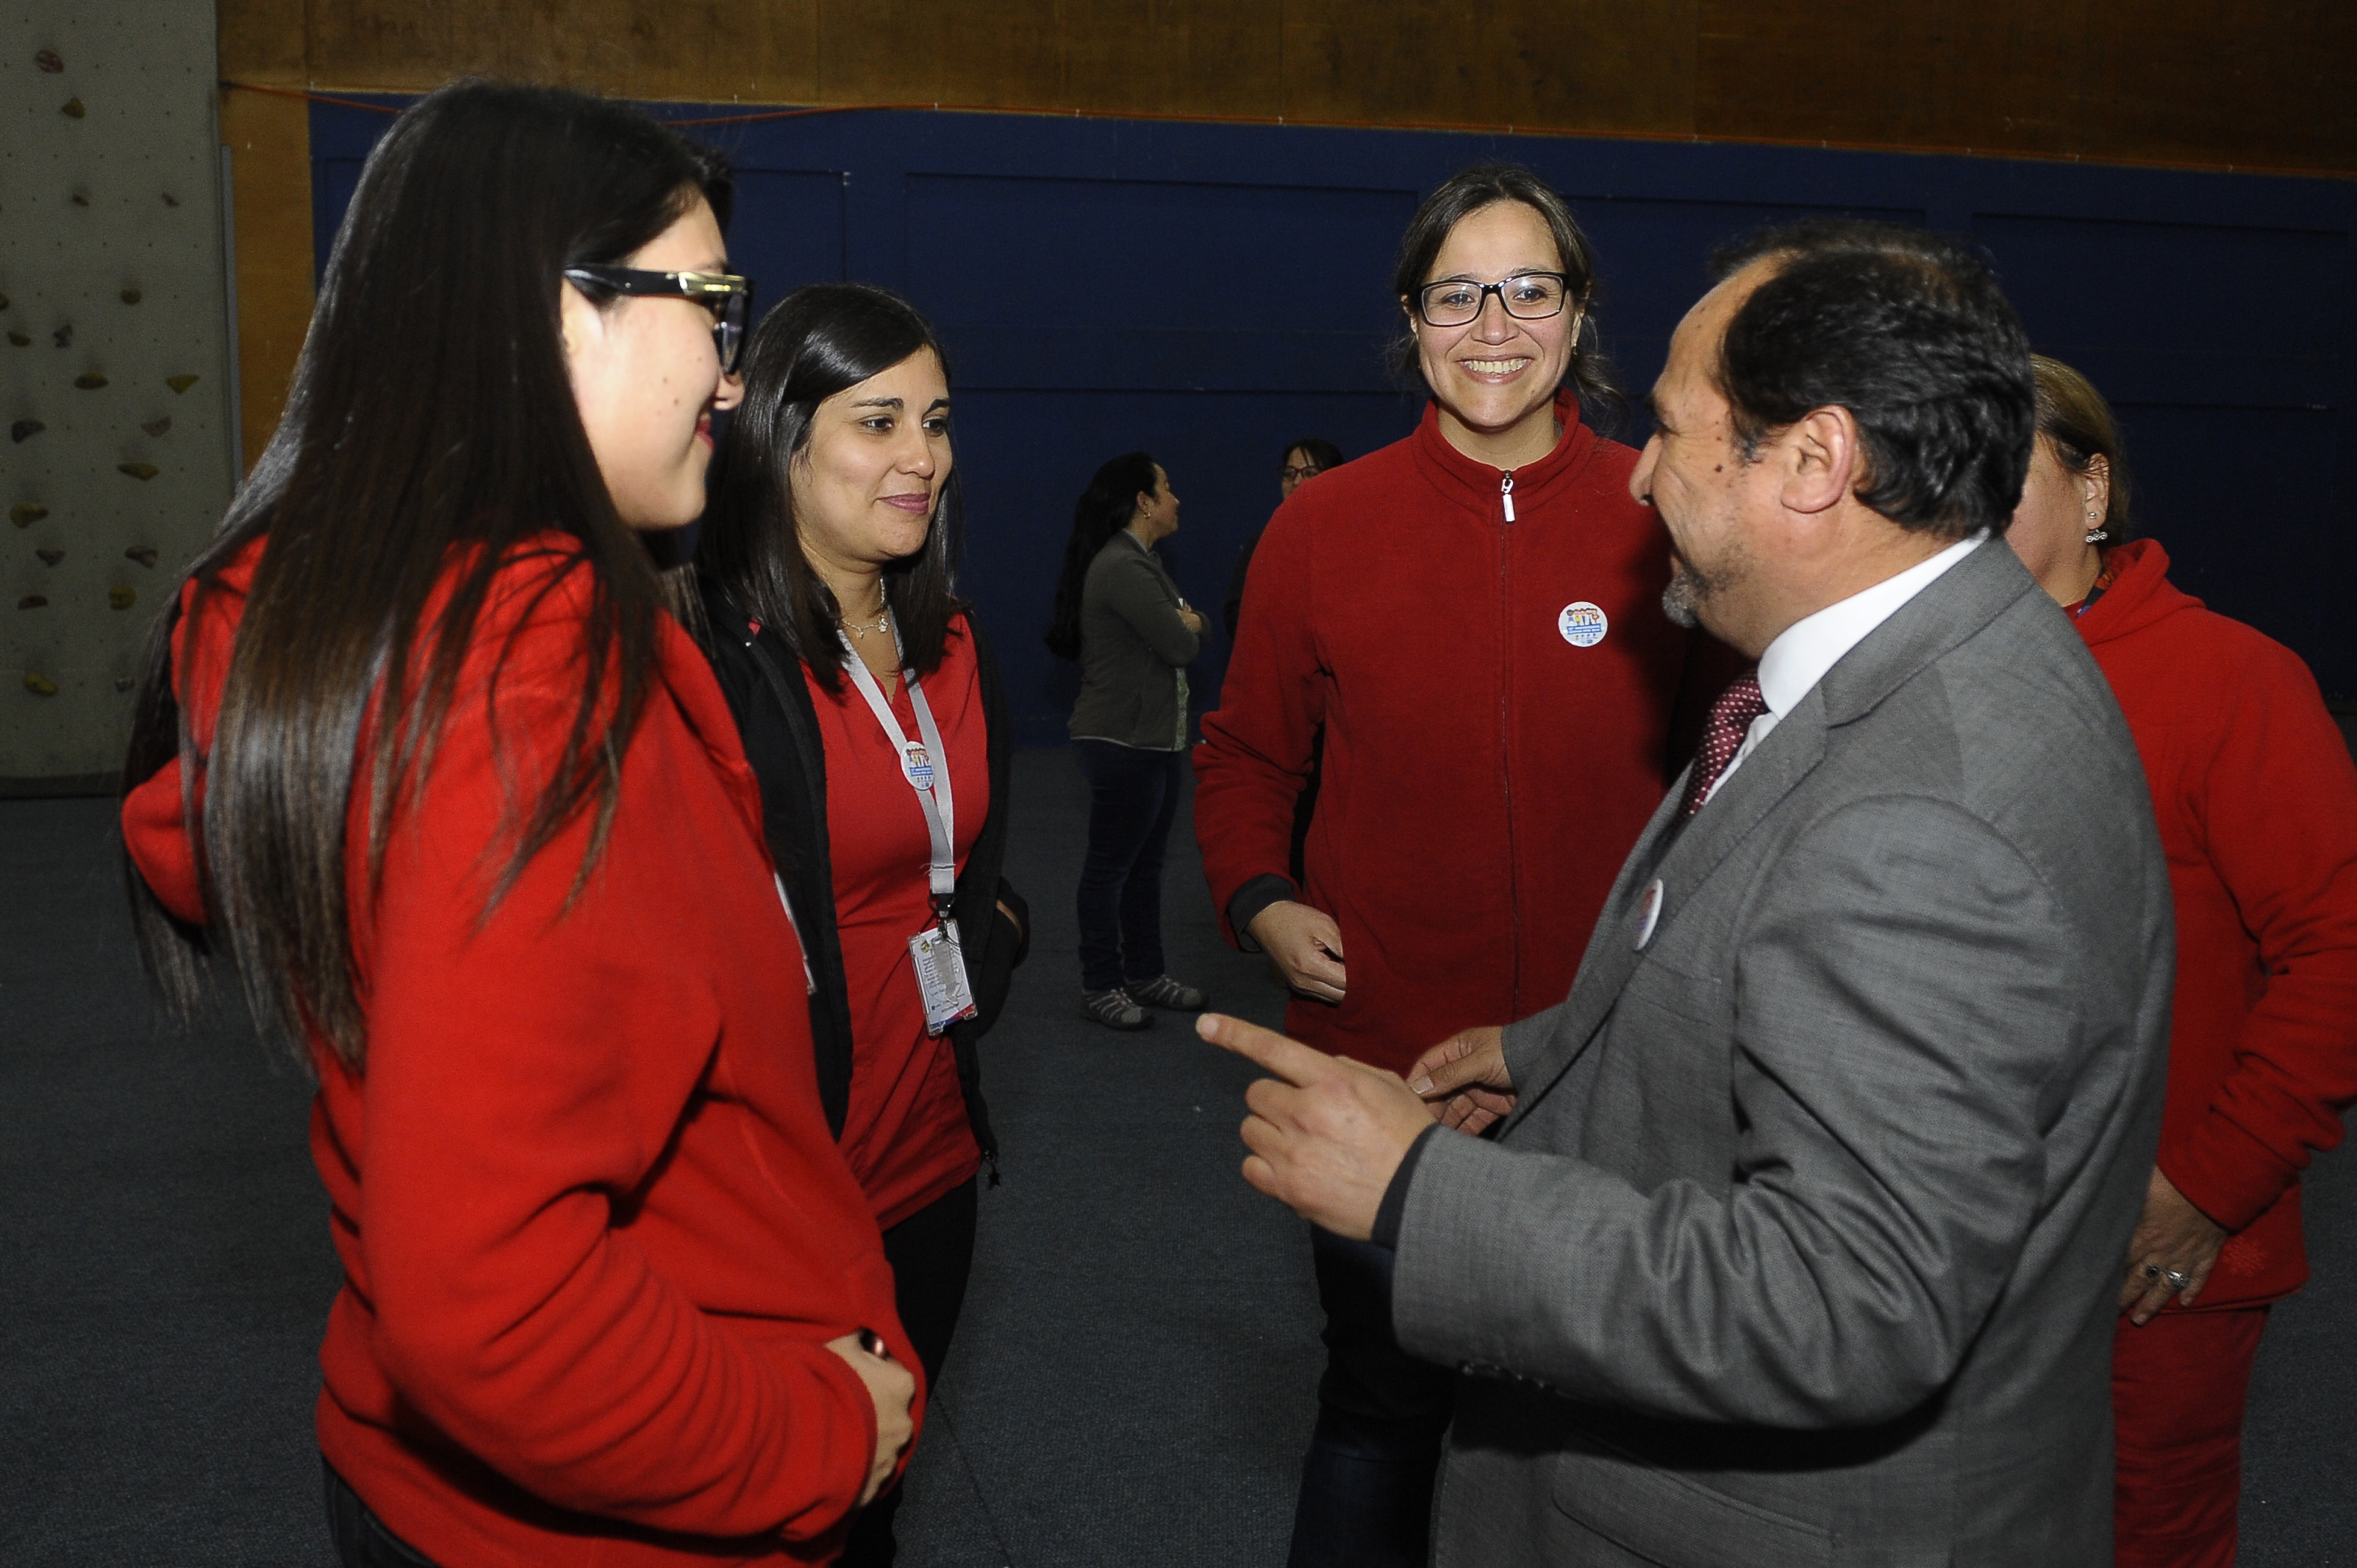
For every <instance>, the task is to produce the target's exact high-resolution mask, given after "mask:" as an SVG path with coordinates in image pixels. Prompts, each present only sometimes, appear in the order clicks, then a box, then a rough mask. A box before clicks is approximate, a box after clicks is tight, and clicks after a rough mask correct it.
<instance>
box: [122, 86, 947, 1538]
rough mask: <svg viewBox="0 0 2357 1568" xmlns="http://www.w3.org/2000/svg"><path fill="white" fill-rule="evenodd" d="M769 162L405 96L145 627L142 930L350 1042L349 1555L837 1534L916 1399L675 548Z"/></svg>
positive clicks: (584, 111)
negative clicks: (676, 576) (747, 196)
mask: <svg viewBox="0 0 2357 1568" xmlns="http://www.w3.org/2000/svg"><path fill="white" fill-rule="evenodd" d="M729 199H730V185H729V178H728V173H727V168H726V164H725V163H724V162H723V161H722V160H721V158H720V157H719V156H718V155H717V154H715V153H713V152H711V151H709V150H708V149H705V148H701V147H697V146H694V145H691V144H689V143H687V142H685V141H683V140H682V139H681V138H680V137H679V136H678V135H677V134H675V133H673V132H671V131H669V130H666V129H664V128H663V127H662V126H660V125H658V124H655V123H654V122H653V121H651V120H650V119H648V118H647V117H646V116H645V115H643V114H640V113H638V112H636V111H634V110H631V109H629V108H627V107H624V106H621V105H618V104H612V103H607V102H600V101H598V100H597V99H593V98H588V97H585V96H582V95H580V94H577V93H571V92H564V91H554V90H550V89H541V88H526V87H513V86H502V85H496V84H490V83H483V82H472V83H465V84H461V85H458V86H456V87H451V88H447V89H445V90H444V91H440V92H436V93H434V94H432V95H431V96H429V97H427V98H425V99H424V100H422V101H421V102H418V103H417V104H415V105H414V107H412V108H411V109H409V110H408V111H407V112H406V113H404V114H403V115H402V116H401V118H400V119H398V120H397V121H395V122H394V123H393V126H392V128H391V129H390V130H389V131H388V132H387V133H386V134H385V136H384V138H383V140H382V141H381V142H380V143H379V144H378V145H377V147H376V149H375V151H374V152H373V153H371V155H370V158H369V162H368V165H367V167H366V168H365V170H364V171H363V172H362V174H361V181H360V186H359V188H358V190H357V191H356V193H355V194H354V196H353V199H352V202H351V206H350V209H349V211H348V212H347V214H346V216H345V219H344V223H343V228H342V230H341V231H340V232H339V234H338V235H337V238H336V244H335V248H334V251H333V252H332V254H331V256H330V259H329V261H328V268H327V273H326V275H325V277H324V278H323V279H322V282H321V287H320V291H319V298H318V307H317V313H316V315H315V316H314V318H313V322H312V327H311V330H310V333H309V336H308V337H307V338H306V340H305V342H304V345H303V351H302V357H301V360H299V362H298V364H297V366H296V374H295V381H294V387H293V391H292V393H291V395H290V397H289V399H288V403H287V408H286V414H285V420H284V421H283V422H282V423H281V424H280V426H279V428H278V431H277V434H276V435H274V436H273V437H272V439H271V442H270V445H269V446H268V448H267V449H266V450H265V451H264V454H263V456H262V459H261V461H260V463H259V464H258V465H257V466H256V467H255V469H254V472H253V476H252V478H251V479H250V481H249V482H248V484H247V485H246V487H245V489H243V490H242V491H241V492H240V493H239V495H238V497H237V499H236V500H235V501H233V502H232V503H231V508H230V512H229V515H228V517H227V518H226V520H225V521H223V523H222V526H221V531H220V532H219V534H218V535H217V536H216V540H215V542H214V543H213V544H212V545H211V546H210V548H209V549H208V550H207V551H206V552H205V553H203V554H202V555H200V556H199V558H198V559H197V561H196V562H195V563H194V564H192V565H191V566H190V567H189V568H188V574H187V576H186V578H185V579H184V581H183V584H182V587H181V592H180V594H179V595H178V597H177V598H176V600H175V602H174V604H173V605H172V606H171V607H170V608H169V609H167V613H166V615H165V617H164V618H163V619H162V620H161V622H160V623H159V625H158V628H157V630H156V636H155V638H154V639H153V641H152V642H151V645H150V650H149V654H148V663H147V668H146V671H145V682H144V684H143V685H142V687H141V689H140V692H139V695H138V699H137V701H138V706H137V710H136V712H137V719H136V723H135V730H134V734H133V739H132V744H131V750H130V756H129V758H128V760H127V762H126V764H125V767H124V777H125V779H126V782H127V786H128V790H127V794H126V797H125V799H124V807H123V829H124V843H125V847H126V848H127V850H128V851H129V854H130V857H131V860H132V863H133V865H134V866H135V868H136V872H137V875H135V876H134V877H133V878H132V879H131V880H132V885H133V900H134V915H135V923H136V928H137V930H138V934H139V939H140V943H141V948H142V952H143V956H144V957H145V960H146V961H147V964H148V968H149V972H150V973H151V974H153V975H154V976H155V977H156V980H157V981H158V982H159V983H161V985H162V987H163V989H164V990H165V991H166V993H167V995H168V996H169V997H170V998H171V999H172V1000H173V1001H174V1002H176V1003H177V1004H179V1005H181V1006H182V1007H183V1008H186V1007H188V1006H191V1005H193V1004H194V1003H195V1001H196V999H197V998H198V997H199V996H200V995H202V994H204V992H205V987H204V985H203V983H202V982H203V979H204V970H205V967H206V963H207V961H208V960H209V959H210V958H213V957H215V956H216V955H217V956H218V957H219V958H220V959H221V960H222V961H225V962H226V964H227V965H228V967H229V968H230V969H231V971H232V972H234V974H235V976H236V978H237V980H238V981H239V982H240V983H242V989H243V992H244V994H245V997H246V1000H247V1001H248V1003H249V1004H251V1007H252V1011H253V1014H254V1015H255V1016H256V1017H257V1018H258V1019H259V1020H261V1021H262V1023H263V1026H264V1028H265V1029H266V1030H270V1031H272V1032H274V1033H275V1034H277V1035H279V1036H282V1037H283V1038H284V1039H285V1041H286V1042H287V1043H288V1044H289V1045H290V1046H291V1047H293V1049H294V1052H295V1053H296V1056H297V1057H298V1058H299V1059H300V1060H301V1061H302V1062H303V1063H304V1064H305V1066H307V1068H308V1069H310V1071H311V1073H312V1074H313V1076H314V1079H315V1081H316V1083H317V1094H316V1096H315V1099H314V1101H313V1104H312V1112H311V1148H312V1152H313V1156H314V1158H315V1161H316V1163H317V1166H318V1169H319V1175H320V1177H321V1179H322V1181H323V1183H324V1184H325V1186H326V1187H327V1195H328V1230H329V1233H330V1235H331V1236H332V1238H333V1240H334V1243H335V1247H336V1251H337V1255H338V1258H339V1262H340V1264H341V1266H342V1275H343V1285H342V1289H341V1290H340V1291H339V1294H337V1296H336V1299H335V1303H334V1305H333V1306H332V1308H331V1309H330V1310H329V1312H328V1326H327V1333H326V1337H325V1340H324V1342H323V1344H322V1345H321V1347H320V1352H319V1359H320V1368H321V1372H322V1383H323V1388H322V1391H321V1393H320V1397H319V1400H318V1404H317V1437H318V1444H319V1448H320V1451H321V1455H322V1456H323V1458H324V1460H325V1463H326V1474H325V1476H324V1477H323V1479H324V1484H325V1489H326V1501H327V1508H328V1525H329V1530H330V1534H331V1535H332V1537H333V1539H334V1541H335V1544H336V1549H337V1552H338V1554H339V1558H340V1560H341V1562H342V1563H344V1565H345V1568H391V1565H395V1564H397V1565H399V1568H417V1565H418V1564H420V1563H425V1564H428V1565H429V1568H430V1565H431V1564H433V1563H449V1564H457V1563H488V1562H500V1563H557V1562H584V1561H589V1560H593V1559H594V1560H597V1561H599V1562H608V1563H611V1562H620V1561H628V1562H630V1563H638V1564H642V1565H646V1568H654V1565H657V1564H662V1563H677V1564H683V1565H684V1564H690V1563H710V1562H714V1561H716V1560H718V1559H719V1558H721V1557H726V1558H727V1559H728V1560H730V1561H738V1562H742V1561H750V1560H753V1559H754V1558H756V1557H759V1559H760V1560H761V1561H787V1560H791V1561H794V1562H810V1561H816V1560H821V1559H823V1557H824V1556H825V1555H826V1554H827V1552H829V1551H830V1550H831V1549H832V1546H833V1544H834V1541H835V1540H836V1539H838V1538H839V1536H840V1534H841V1532H842V1531H843V1530H844V1528H845V1520H846V1518H847V1516H849V1515H850V1514H851V1513H852V1512H853V1511H854V1510H855V1509H857V1508H859V1507H860V1505H861V1504H862V1503H864V1502H866V1501H867V1500H868V1499H870V1498H873V1497H875V1496H876V1495H877V1492H878V1491H879V1490H880V1489H881V1487H883V1486H884V1484H885V1483H886V1481H887V1480H888V1479H889V1477H891V1476H892V1474H893V1473H894V1471H895V1469H896V1468H897V1466H898V1464H899V1459H900V1457H901V1455H902V1454H903V1453H904V1451H905V1450H906V1447H907V1444H909V1442H910V1441H911V1440H912V1437H913V1428H914V1422H913V1418H912V1404H913V1402H914V1400H915V1397H916V1390H917V1383H916V1380H915V1377H914V1375H913V1374H912V1373H911V1371H910V1370H909V1362H910V1361H911V1360H912V1359H913V1357H912V1354H911V1350H912V1347H911V1345H910V1343H909V1337H908V1336H907V1335H906V1334H905V1333H903V1332H902V1330H901V1326H900V1324H899V1319H898V1317H897V1316H896V1315H895V1313H894V1309H893V1294H892V1275H891V1271H890V1268H889V1266H888V1263H887V1262H886V1260H885V1255H884V1250H883V1245H882V1239H881V1237H880V1236H879V1234H878V1232H877V1226H876V1221H875V1219H873V1218H872V1216H871V1215H870V1214H869V1211H868V1207H867V1204H866V1200H865V1198H864V1197H862V1195H861V1192H860V1189H859V1187H858V1185H857V1183H856V1181H855V1180H854V1178H853V1176H852V1173H851V1172H850V1170H849V1169H848V1168H846V1167H845V1164H844V1161H843V1158H842V1156H841V1155H840V1154H839V1153H838V1152H837V1150H836V1147H835V1144H834V1139H833V1137H832V1136H831V1135H830V1133H829V1129H828V1127H827V1122H826V1116H825V1112H824V1109H823V1105H822V1103H821V1101H820V1097H819V1093H818V1089H817V1081H816V1073H815V1070H814V1061H813V1056H814V1053H813V1044H812V1036H811V1029H810V1015H809V1012H808V1010H807V1008H806V1007H805V1006H804V1005H803V993H802V973H803V970H802V962H801V958H800V952H799V950H798V949H797V946H796V938H795V935H794V930H793V926H792V923H791V919H790V918H789V917H788V914H787V911H786V909H785V908H784V907H783V906H782V904H781V903H780V899H779V896H778V886H777V882H776V880H775V877H774V874H773V873H772V871H771V869H770V861H769V856H768V854H767V852H766V851H765V849H764V848H763V845H762V843H761V839H760V826H759V824H760V800H759V797H758V795H757V794H756V793H755V791H754V789H753V787H752V784H751V781H750V779H749V778H748V775H747V773H746V765H745V761H744V757H743V753H742V751H741V750H740V749H739V746H738V741H737V727H736V725H735V723H734V721H733V720H732V719H731V717H730V715H729V712H728V707H727V703H726V701H725V700H724V698H723V696H722V693H721V692H720V690H719V688H718V686H717V685H716V683H715V682H714V681H713V678H712V674H711V671H710V669H709V668H708V667H707V665H706V664H705V660H704V658H703V656H702V655H701V653H699V652H698V650H696V648H695V647H694V644H693V643H692V642H691V641H690V640H689V639H688V638H687V637H686V636H685V634H684V633H683V631H682V629H681V628H680V626H679V625H678V624H677V623H676V622H675V621H673V619H672V618H671V617H670V615H669V614H667V613H666V611H665V609H664V607H663V601H662V591H661V588H660V586H659V584H658V579H657V576H656V572H655V568H654V563H653V561H652V559H651V553H650V545H649V541H650V540H651V539H655V538H659V537H661V536H662V535H664V534H666V533H669V532H676V531H678V530H680V529H682V528H683V527H685V526H686V525H687V524H689V523H691V522H693V521H694V520H695V518H696V517H697V515H698V514H699V513H700V512H702V510H704V503H705V485H704V479H705V465H706V463H707V462H708V461H709V458H710V455H711V451H712V433H711V432H712V415H713V414H714V413H716V412H718V411H720V410H723V409H726V408H728V407H730V406H732V405H733V404H735V403H736V402H737V388H736V386H735V384H734V383H733V382H732V381H729V380H728V379H727V378H726V375H725V374H724V371H726V367H727V365H728V363H729V361H730V360H732V358H733V356H734V353H735V332H736V329H737V328H739V327H741V325H742V323H743V320H744V315H743V305H744V300H745V295H746V290H747V288H748V285H746V284H745V281H744V280H743V279H741V278H738V277H736V276H734V275H733V274H730V273H729V272H728V271H727V263H728V255H727V244H726V240H725V238H724V237H723V230H724V226H725V224H726V220H727V216H728V208H729ZM666 295H668V296H670V297H664V296H666ZM691 300H693V301H694V302H696V303H697V304H699V305H701V306H710V307H711V308H712V311H713V314H712V316H711V317H709V318H707V317H705V314H704V312H703V311H702V310H701V309H690V308H687V307H686V303H687V302H688V301H691ZM716 333H717V336H716Z"/></svg>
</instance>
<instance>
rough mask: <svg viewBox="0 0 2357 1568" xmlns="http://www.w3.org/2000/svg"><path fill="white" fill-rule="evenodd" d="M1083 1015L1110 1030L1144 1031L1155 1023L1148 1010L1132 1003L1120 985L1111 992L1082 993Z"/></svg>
mask: <svg viewBox="0 0 2357 1568" xmlns="http://www.w3.org/2000/svg"><path fill="white" fill-rule="evenodd" d="M1081 1015H1082V1017H1084V1018H1092V1019H1094V1020H1095V1021H1096V1022H1098V1023H1100V1024H1103V1026H1105V1027H1106V1028H1108V1029H1143V1028H1145V1027H1146V1026H1147V1025H1149V1024H1151V1023H1153V1022H1154V1020H1153V1019H1151V1018H1149V1017H1147V1016H1146V1009H1145V1008H1143V1007H1140V1006H1139V1005H1138V1004H1136V1003H1135V1002H1133V1001H1131V1000H1130V999H1129V993H1128V992H1126V991H1125V990H1123V989H1122V988H1121V987H1120V986H1118V985H1116V986H1114V988H1113V989H1112V990H1111V991H1083V992H1082V993H1081Z"/></svg>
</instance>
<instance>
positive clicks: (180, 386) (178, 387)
mask: <svg viewBox="0 0 2357 1568" xmlns="http://www.w3.org/2000/svg"><path fill="white" fill-rule="evenodd" d="M164 384H165V385H166V386H167V387H170V388H171V389H172V390H173V391H174V392H186V391H188V389H189V388H190V387H192V386H195V385H196V384H197V378H196V377H194V376H166V377H165V378H164Z"/></svg>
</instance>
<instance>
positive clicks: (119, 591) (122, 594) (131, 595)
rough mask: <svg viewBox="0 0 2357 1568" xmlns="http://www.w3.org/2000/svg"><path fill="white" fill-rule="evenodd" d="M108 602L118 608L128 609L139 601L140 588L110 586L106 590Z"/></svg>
mask: <svg viewBox="0 0 2357 1568" xmlns="http://www.w3.org/2000/svg"><path fill="white" fill-rule="evenodd" d="M106 602H107V603H108V604H109V605H110V606H112V607H114V608H116V609H118V610H127V609H129V608H130V607H132V606H134V605H135V604H137V603H138V602H139V590H138V589H136V588H109V589H107V590H106Z"/></svg>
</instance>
